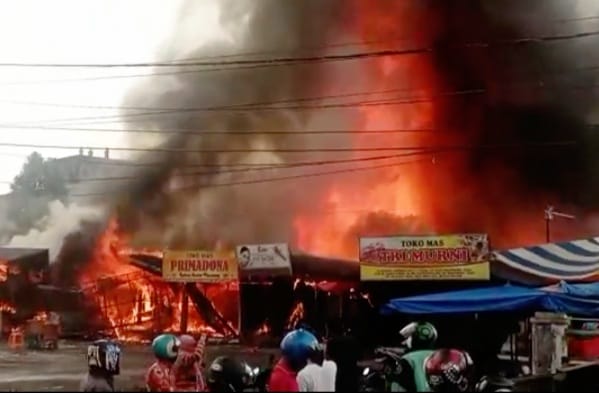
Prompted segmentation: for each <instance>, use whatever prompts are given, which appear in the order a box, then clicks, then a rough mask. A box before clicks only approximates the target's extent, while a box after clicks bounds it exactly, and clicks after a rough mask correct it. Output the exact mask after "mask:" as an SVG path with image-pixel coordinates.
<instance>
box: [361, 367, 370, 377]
mask: <svg viewBox="0 0 599 393" xmlns="http://www.w3.org/2000/svg"><path fill="white" fill-rule="evenodd" d="M368 373H370V367H366V368H365V369H364V371H362V375H363V376H367V375H368Z"/></svg>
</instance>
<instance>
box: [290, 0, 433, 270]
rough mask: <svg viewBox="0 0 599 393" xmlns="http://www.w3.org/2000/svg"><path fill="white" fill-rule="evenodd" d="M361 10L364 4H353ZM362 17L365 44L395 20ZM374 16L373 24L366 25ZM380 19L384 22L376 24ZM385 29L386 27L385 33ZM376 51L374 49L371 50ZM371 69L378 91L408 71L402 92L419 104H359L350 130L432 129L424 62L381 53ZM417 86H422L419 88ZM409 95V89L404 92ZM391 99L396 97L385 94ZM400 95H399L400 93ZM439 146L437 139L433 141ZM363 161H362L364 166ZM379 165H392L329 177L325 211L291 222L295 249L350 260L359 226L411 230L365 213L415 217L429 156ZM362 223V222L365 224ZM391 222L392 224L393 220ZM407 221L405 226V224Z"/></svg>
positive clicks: (384, 141)
mask: <svg viewBox="0 0 599 393" xmlns="http://www.w3.org/2000/svg"><path fill="white" fill-rule="evenodd" d="M358 3H359V4H364V8H367V7H368V6H367V2H358ZM360 11H361V14H363V15H366V17H364V19H362V18H359V19H360V20H359V24H358V26H359V28H360V29H361V34H362V37H363V39H364V41H366V42H371V41H380V40H381V38H383V39H386V38H388V33H389V32H391V31H392V29H394V28H395V27H394V26H395V25H396V24H397V22H396V20H394V18H391V19H392V20H389V18H388V16H389V14H385V15H378V16H380V17H381V18H378V17H377V18H373V15H369V14H368V11H369V10H367V9H364V10H360ZM375 20H376V25H375V26H373V25H370V24H369V23H372V22H373V21H375ZM380 21H383V22H384V21H387V22H389V25H388V26H387V25H385V24H384V23H383V24H382V25H380V24H379V23H380ZM386 29H389V30H388V31H386ZM376 49H380V48H376ZM366 67H367V69H368V72H371V73H372V76H373V78H374V79H373V80H372V83H371V85H370V89H372V90H373V91H384V90H386V89H389V82H390V81H392V80H395V79H396V78H397V75H409V77H405V78H403V80H404V83H405V85H404V86H401V88H405V89H406V90H410V91H411V90H412V89H420V90H419V93H418V97H419V98H422V100H420V101H421V102H416V103H409V104H405V105H386V106H364V107H361V108H359V109H358V111H359V116H358V118H359V119H361V120H360V121H359V123H358V124H356V129H362V130H369V129H374V130H376V129H379V130H380V129H387V130H392V129H405V130H410V129H413V130H423V129H430V128H432V127H434V119H435V116H434V111H435V107H434V105H433V103H432V101H429V102H426V99H427V98H430V97H431V96H432V95H433V94H434V92H435V90H436V89H435V86H434V78H433V77H432V75H433V73H432V70H431V67H430V64H427V63H426V62H425V61H423V60H422V59H421V58H419V57H416V56H406V57H400V56H396V57H382V58H379V59H378V60H375V61H374V63H373V64H370V63H369V65H367V66H366ZM422 86H428V89H426V90H422V88H421V87H422ZM408 94H413V93H408ZM386 99H387V100H389V99H397V98H396V97H386ZM400 99H401V97H400ZM430 140H431V136H430V135H429V133H426V132H413V133H410V132H406V133H397V134H377V133H373V134H369V133H367V134H355V136H353V139H352V144H353V146H354V147H356V148H364V147H376V146H420V145H426V143H429V142H430ZM436 142H437V143H438V144H442V141H441V140H438V139H437V140H436ZM360 157H364V153H360V152H357V153H354V157H353V158H360ZM367 163H370V165H372V166H374V167H376V166H380V165H381V162H380V161H368V162H367ZM367 163H365V164H364V165H362V164H361V165H360V166H366V165H368V164H367ZM385 163H389V164H391V163H397V165H396V166H389V167H386V168H385V169H373V170H372V171H368V174H367V175H366V176H360V177H359V180H358V179H356V177H355V176H352V177H349V178H337V179H335V180H332V181H331V184H330V187H329V190H328V192H327V194H326V195H325V197H324V200H323V202H322V204H321V206H320V207H321V208H322V209H323V210H326V211H327V212H330V214H326V215H316V216H314V215H306V216H303V215H300V216H298V217H297V218H296V220H295V228H296V233H297V243H298V246H299V248H300V249H303V250H307V251H311V252H315V253H319V254H324V255H331V256H339V257H348V258H355V257H356V256H357V244H356V241H357V240H356V239H357V236H356V235H357V234H359V233H358V232H359V231H360V228H359V227H361V226H368V227H370V229H371V230H373V231H376V232H377V233H376V234H384V232H391V233H393V234H397V233H399V232H401V231H402V230H403V231H411V230H413V229H414V228H398V227H397V225H393V224H392V225H388V224H390V223H388V222H382V223H379V224H378V225H377V224H376V223H373V222H372V217H370V218H369V215H371V214H374V215H388V216H389V217H391V218H392V221H396V220H393V218H395V217H410V216H420V215H422V214H424V213H425V212H426V208H427V207H426V199H425V195H424V194H425V193H426V192H428V190H430V189H431V188H430V186H428V187H427V185H426V177H423V174H424V173H425V171H430V170H435V161H434V156H431V155H417V154H416V155H414V156H411V157H405V158H397V159H394V160H392V161H391V160H386V161H385ZM367 221H368V222H367ZM394 223H395V224H397V223H396V222H394ZM410 225H411V224H410Z"/></svg>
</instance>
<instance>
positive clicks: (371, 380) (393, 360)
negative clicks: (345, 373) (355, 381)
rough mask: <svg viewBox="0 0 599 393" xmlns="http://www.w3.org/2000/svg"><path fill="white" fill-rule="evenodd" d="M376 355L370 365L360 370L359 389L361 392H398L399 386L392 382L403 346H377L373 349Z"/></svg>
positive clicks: (403, 351) (403, 349) (403, 350)
mask: <svg viewBox="0 0 599 393" xmlns="http://www.w3.org/2000/svg"><path fill="white" fill-rule="evenodd" d="M374 353H375V355H376V356H377V357H376V358H375V360H374V363H373V365H372V366H369V367H365V368H364V369H363V370H362V376H361V380H360V391H362V392H399V391H402V390H403V389H401V386H400V385H399V384H398V383H397V382H394V375H396V373H397V370H398V367H399V362H400V360H401V357H402V355H403V354H404V353H405V348H396V347H379V348H377V349H375V351H374Z"/></svg>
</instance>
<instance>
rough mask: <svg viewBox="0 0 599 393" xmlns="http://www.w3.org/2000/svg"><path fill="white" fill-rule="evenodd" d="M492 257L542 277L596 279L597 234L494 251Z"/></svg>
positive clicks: (598, 276) (598, 266)
mask: <svg viewBox="0 0 599 393" xmlns="http://www.w3.org/2000/svg"><path fill="white" fill-rule="evenodd" d="M494 259H495V262H494V263H495V264H497V263H499V264H500V265H504V266H506V267H509V268H510V269H511V270H514V271H517V272H520V273H524V274H525V275H532V276H536V277H538V278H542V279H544V280H546V281H561V280H563V281H570V282H572V281H592V280H596V279H599V237H595V238H591V239H585V240H575V241H571V242H564V243H549V244H542V245H538V246H532V247H522V248H513V249H510V250H505V251H496V252H494ZM496 267H497V268H499V267H500V266H496Z"/></svg>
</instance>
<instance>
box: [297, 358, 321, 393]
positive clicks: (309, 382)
mask: <svg viewBox="0 0 599 393" xmlns="http://www.w3.org/2000/svg"><path fill="white" fill-rule="evenodd" d="M323 357H324V356H323V352H322V350H321V348H320V347H318V348H316V349H314V350H313V351H312V352H311V353H310V356H309V357H308V362H307V364H306V366H305V367H304V368H302V369H301V370H300V372H299V373H297V385H298V388H299V391H300V392H322V391H323V390H322V376H323V374H322V363H323V360H324V359H323Z"/></svg>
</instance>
